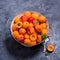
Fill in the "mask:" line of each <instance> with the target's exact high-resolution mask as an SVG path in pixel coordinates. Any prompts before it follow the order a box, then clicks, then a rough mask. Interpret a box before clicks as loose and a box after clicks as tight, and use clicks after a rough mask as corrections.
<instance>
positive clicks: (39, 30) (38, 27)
mask: <svg viewBox="0 0 60 60" xmlns="http://www.w3.org/2000/svg"><path fill="white" fill-rule="evenodd" d="M35 30H36V31H37V32H39V33H40V32H41V30H42V27H41V26H40V25H38V24H37V25H35Z"/></svg>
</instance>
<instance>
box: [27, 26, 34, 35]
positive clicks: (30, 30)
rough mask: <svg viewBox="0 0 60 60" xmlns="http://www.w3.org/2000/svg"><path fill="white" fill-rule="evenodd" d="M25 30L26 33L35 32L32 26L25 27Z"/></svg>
mask: <svg viewBox="0 0 60 60" xmlns="http://www.w3.org/2000/svg"><path fill="white" fill-rule="evenodd" d="M27 32H28V34H32V33H34V32H35V30H34V28H33V27H30V26H29V27H28V28H27Z"/></svg>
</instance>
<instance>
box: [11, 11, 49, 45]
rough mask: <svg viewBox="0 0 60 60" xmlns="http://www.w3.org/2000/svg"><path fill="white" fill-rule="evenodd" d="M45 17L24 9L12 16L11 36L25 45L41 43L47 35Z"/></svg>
mask: <svg viewBox="0 0 60 60" xmlns="http://www.w3.org/2000/svg"><path fill="white" fill-rule="evenodd" d="M47 27H48V24H47V20H46V17H45V16H43V15H41V14H39V13H37V12H31V11H25V12H23V13H22V15H18V16H17V17H15V18H14V22H13V24H12V35H13V37H14V38H15V39H16V40H17V41H19V42H21V43H23V44H26V45H31V46H33V45H36V44H37V43H41V42H42V41H43V39H45V38H46V37H47V36H48V28H47Z"/></svg>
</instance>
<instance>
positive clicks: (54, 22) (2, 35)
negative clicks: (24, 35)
mask: <svg viewBox="0 0 60 60" xmlns="http://www.w3.org/2000/svg"><path fill="white" fill-rule="evenodd" d="M25 10H30V11H37V12H40V13H42V14H43V15H45V16H46V17H47V20H48V21H49V25H50V31H49V35H50V36H51V37H50V41H49V43H53V44H54V45H55V50H54V52H53V53H52V54H50V55H49V56H45V55H44V53H43V45H39V46H36V47H33V48H26V47H23V46H22V45H20V44H18V43H17V42H16V41H15V40H14V39H13V38H12V37H11V34H10V23H11V21H12V19H13V17H14V16H15V15H16V14H18V13H19V12H22V11H25ZM59 25H60V0H0V60H60V26H59Z"/></svg>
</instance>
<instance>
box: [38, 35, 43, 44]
mask: <svg viewBox="0 0 60 60" xmlns="http://www.w3.org/2000/svg"><path fill="white" fill-rule="evenodd" d="M37 42H38V43H40V42H42V37H41V35H37Z"/></svg>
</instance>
